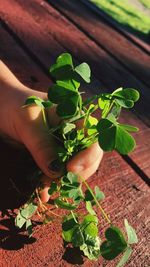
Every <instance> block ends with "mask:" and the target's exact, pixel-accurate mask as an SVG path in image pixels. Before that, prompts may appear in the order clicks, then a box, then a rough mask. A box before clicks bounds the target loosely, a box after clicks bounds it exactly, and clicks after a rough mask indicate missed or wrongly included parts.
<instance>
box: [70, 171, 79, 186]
mask: <svg viewBox="0 0 150 267" xmlns="http://www.w3.org/2000/svg"><path fill="white" fill-rule="evenodd" d="M67 178H68V180H69V181H70V183H71V184H75V183H78V176H77V175H76V174H74V173H73V172H68V173H67Z"/></svg>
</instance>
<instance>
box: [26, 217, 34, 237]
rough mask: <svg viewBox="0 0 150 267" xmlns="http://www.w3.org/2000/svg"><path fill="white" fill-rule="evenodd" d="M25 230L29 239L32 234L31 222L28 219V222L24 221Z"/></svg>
mask: <svg viewBox="0 0 150 267" xmlns="http://www.w3.org/2000/svg"><path fill="white" fill-rule="evenodd" d="M26 230H27V231H28V235H29V237H31V236H32V234H33V230H32V222H31V220H30V219H28V220H27V221H26Z"/></svg>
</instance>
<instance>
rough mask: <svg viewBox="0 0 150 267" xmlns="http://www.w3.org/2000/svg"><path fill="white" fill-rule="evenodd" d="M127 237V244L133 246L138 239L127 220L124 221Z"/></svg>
mask: <svg viewBox="0 0 150 267" xmlns="http://www.w3.org/2000/svg"><path fill="white" fill-rule="evenodd" d="M124 224H125V228H126V232H127V236H128V244H135V243H137V242H138V238H137V235H136V232H135V230H134V229H133V227H132V226H131V225H130V224H129V223H128V221H127V219H125V220H124Z"/></svg>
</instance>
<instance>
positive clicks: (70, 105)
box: [57, 95, 79, 119]
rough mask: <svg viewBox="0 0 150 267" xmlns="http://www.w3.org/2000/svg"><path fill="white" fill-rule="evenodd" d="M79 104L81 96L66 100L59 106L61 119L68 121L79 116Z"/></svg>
mask: <svg viewBox="0 0 150 267" xmlns="http://www.w3.org/2000/svg"><path fill="white" fill-rule="evenodd" d="M78 102H79V96H78V95H74V96H72V97H69V98H66V99H64V100H63V101H62V102H61V103H60V104H59V105H58V106H57V114H58V116H59V117H61V118H63V119H68V118H71V117H73V116H75V115H76V114H77V110H78Z"/></svg>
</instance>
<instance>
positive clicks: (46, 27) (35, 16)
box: [0, 0, 150, 174]
mask: <svg viewBox="0 0 150 267" xmlns="http://www.w3.org/2000/svg"><path fill="white" fill-rule="evenodd" d="M37 1H38V0H37ZM7 2H8V7H7V6H5V7H7V8H5V10H7V11H5V10H4V9H3V12H4V14H3V17H4V18H7V23H8V22H9V26H10V27H11V28H12V29H13V30H14V31H15V32H16V33H17V35H18V36H19V38H21V40H22V41H23V42H24V43H25V44H26V45H27V46H28V48H29V49H30V50H31V52H32V53H33V54H34V55H35V56H36V57H37V58H38V59H39V60H40V61H41V62H42V64H43V65H44V66H45V67H48V66H49V64H50V63H51V60H52V59H53V57H54V56H57V55H58V54H59V53H61V52H62V46H60V45H59V44H60V43H61V44H62V43H63V45H65V43H66V47H69V45H70V47H72V48H71V49H72V53H74V54H76V51H75V50H76V49H78V50H77V51H78V57H80V56H81V57H83V55H82V52H83V50H84V51H86V49H87V47H86V46H87V45H86V43H83V42H82V38H81V37H82V33H81V32H80V31H78V30H77V29H76V28H75V27H74V26H73V25H72V24H70V23H69V21H67V20H66V19H65V18H64V17H60V14H59V13H58V12H57V11H56V10H55V9H53V8H51V7H50V6H48V7H47V8H48V12H46V10H45V8H43V7H42V6H41V5H39V4H38V2H37V3H36V4H35V2H34V1H30V5H28V4H26V3H27V2H24V1H21V0H19V3H21V5H18V3H17V2H15V1H14V4H15V5H10V4H9V3H10V2H9V1H8V0H6V2H5V4H6V3H7ZM0 5H1V3H0ZM14 10H16V11H15V12H14ZM16 12H17V13H18V14H20V15H19V16H17V19H16V20H15V19H14V16H15V14H16ZM50 12H51V13H50ZM22 18H24V19H22ZM25 25H26V26H25ZM25 27H26V28H25ZM32 32H33V35H32ZM72 32H74V33H76V37H75V38H72V35H71V34H72ZM80 35H81V36H80ZM77 37H78V38H77ZM37 38H39V40H40V41H37V40H38V39H37ZM84 38H86V42H88V38H87V37H86V36H84ZM56 40H57V42H56ZM75 41H76V47H75V46H74V45H75ZM43 42H44V43H43ZM47 44H48V45H47ZM49 44H50V47H51V48H50V49H48V48H47V49H46V51H45V47H48V46H49ZM92 45H94V47H95V49H97V46H96V45H95V44H94V43H93V42H92V44H91V46H90V49H91V50H92V49H93V46H92ZM43 47H44V48H43ZM70 47H69V49H70ZM39 51H40V52H39ZM97 55H98V54H97ZM90 57H91V55H90ZM93 57H94V59H95V57H99V60H101V59H100V57H101V55H100V56H99V55H98V56H96V55H93ZM88 59H89V58H88ZM92 60H93V59H92ZM90 63H91V62H90ZM114 68H115V67H114ZM105 72H106V70H105ZM96 73H97V76H98V73H99V69H98V70H96ZM107 76H108V75H107ZM91 86H93V84H92V85H91ZM91 88H92V87H91ZM92 91H93V88H92ZM92 91H91V92H92ZM144 108H145V106H144ZM133 117H134V116H133V115H131V116H129V115H128V114H126V113H125V115H124V120H125V121H126V123H129V122H130V123H131V124H133V125H134V124H135V125H137V124H138V125H139V128H140V130H141V131H143V130H144V129H145V130H146V131H147V128H146V127H145V126H144V124H143V123H142V122H141V121H139V120H137V118H136V117H135V118H133ZM132 118H133V119H132ZM148 132H149V130H148ZM135 136H136V140H137V143H138V149H139V153H140V149H142V151H143V150H144V148H145V161H144V162H143V161H140V160H138V163H139V166H140V168H141V169H142V170H143V171H145V170H146V174H148V173H149V172H148V169H147V166H148V164H149V152H148V151H149V149H150V148H149V147H148V146H147V142H146V139H144V138H142V135H141V136H140V133H138V134H137V135H135ZM141 147H142V148H141ZM134 153H135V152H133V153H132V154H131V158H132V159H133V160H134V161H135V162H136V159H137V157H134ZM136 153H137V154H136V155H138V152H136ZM145 166H146V167H145Z"/></svg>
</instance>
